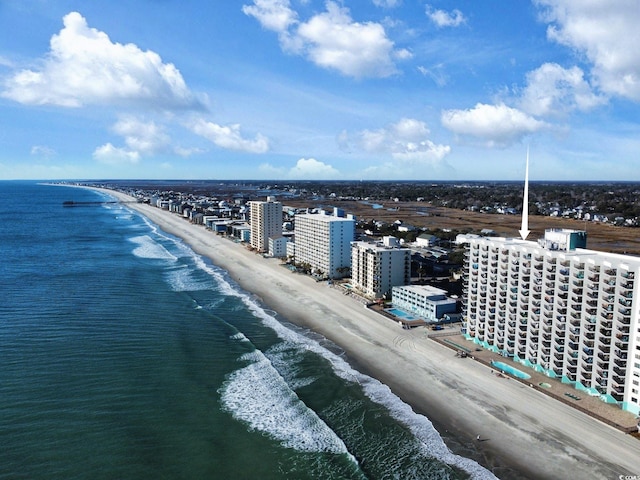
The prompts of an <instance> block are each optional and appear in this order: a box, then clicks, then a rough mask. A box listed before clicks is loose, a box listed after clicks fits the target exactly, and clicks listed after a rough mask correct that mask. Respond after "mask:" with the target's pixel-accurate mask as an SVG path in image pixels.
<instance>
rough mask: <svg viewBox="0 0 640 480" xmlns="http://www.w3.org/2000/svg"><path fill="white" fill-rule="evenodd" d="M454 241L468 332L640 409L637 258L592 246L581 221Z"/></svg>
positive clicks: (523, 361) (519, 358)
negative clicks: (531, 234)
mask: <svg viewBox="0 0 640 480" xmlns="http://www.w3.org/2000/svg"><path fill="white" fill-rule="evenodd" d="M458 242H459V243H465V244H467V245H468V250H467V252H466V258H465V267H464V275H465V288H464V308H463V333H464V335H465V336H466V338H467V339H469V340H472V341H473V342H475V343H476V344H478V345H481V346H482V347H484V348H487V349H489V350H492V351H494V352H496V353H498V354H501V355H504V356H507V357H510V358H512V359H513V360H515V361H517V362H520V363H521V364H523V365H525V366H527V367H530V368H533V369H535V370H536V371H538V372H541V373H544V374H546V375H547V376H549V377H553V378H557V379H559V380H561V381H562V382H563V383H566V384H569V385H572V386H573V387H575V388H576V389H578V390H581V391H584V392H586V393H588V394H590V395H592V396H597V397H599V398H600V399H601V400H603V401H605V402H607V403H612V404H617V405H618V406H620V407H621V408H622V409H624V410H627V411H630V412H632V413H634V414H640V402H639V400H640V392H639V390H640V329H639V327H640V324H639V310H640V302H639V300H638V298H640V297H639V295H640V279H639V278H640V258H638V257H633V256H627V255H620V254H613V253H605V252H598V251H593V250H587V249H586V232H583V231H576V230H564V229H560V230H556V229H552V230H547V232H546V233H545V236H544V239H541V240H540V241H538V242H533V241H525V240H520V239H513V238H489V237H479V236H474V235H461V236H459V238H458ZM636 280H638V281H636Z"/></svg>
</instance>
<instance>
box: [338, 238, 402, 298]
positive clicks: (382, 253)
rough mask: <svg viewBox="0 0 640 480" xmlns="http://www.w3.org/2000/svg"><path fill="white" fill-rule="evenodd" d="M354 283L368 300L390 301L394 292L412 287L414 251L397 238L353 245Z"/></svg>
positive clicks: (354, 286)
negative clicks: (402, 244)
mask: <svg viewBox="0 0 640 480" xmlns="http://www.w3.org/2000/svg"><path fill="white" fill-rule="evenodd" d="M351 283H352V286H353V288H354V289H356V290H358V291H359V292H361V293H362V294H363V295H364V296H365V297H367V298H372V299H375V298H382V297H383V296H385V295H386V296H387V297H389V298H390V297H391V288H392V287H395V286H397V285H408V284H409V283H411V249H409V248H401V247H400V245H399V244H398V242H397V239H396V238H395V237H384V239H383V242H382V243H370V242H353V243H352V244H351Z"/></svg>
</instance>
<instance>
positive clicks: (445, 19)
mask: <svg viewBox="0 0 640 480" xmlns="http://www.w3.org/2000/svg"><path fill="white" fill-rule="evenodd" d="M426 14H427V17H429V19H430V20H431V21H432V22H433V23H435V25H436V26H437V27H439V28H442V27H459V26H460V25H462V24H463V23H466V21H467V19H466V18H465V17H464V15H463V14H462V12H461V11H460V10H458V9H455V10H453V11H451V12H450V13H449V12H445V11H444V10H436V9H434V8H433V7H432V6H431V5H427V7H426Z"/></svg>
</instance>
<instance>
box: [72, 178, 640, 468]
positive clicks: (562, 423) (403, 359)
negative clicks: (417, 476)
mask: <svg viewBox="0 0 640 480" xmlns="http://www.w3.org/2000/svg"><path fill="white" fill-rule="evenodd" d="M83 188H92V189H94V190H98V191H101V192H103V193H106V194H108V195H110V196H113V197H116V198H118V199H119V200H121V201H130V200H131V199H132V198H133V197H130V196H128V195H126V194H124V193H121V192H117V191H114V190H107V189H100V188H94V187H83ZM127 206H128V207H129V208H131V209H133V210H135V211H137V212H139V213H140V214H141V215H143V216H145V217H146V218H148V219H149V220H150V221H152V222H153V223H155V224H156V225H158V226H159V227H160V228H161V229H162V230H164V231H166V232H168V233H170V234H172V235H175V236H177V237H179V238H181V239H183V240H184V241H185V242H186V243H187V244H188V245H189V246H190V247H191V248H193V249H194V251H196V252H197V253H198V254H200V255H203V256H205V257H207V258H209V259H210V260H211V261H212V262H213V263H214V264H216V265H217V266H219V267H221V268H223V269H224V270H225V271H227V272H228V274H229V275H230V277H231V278H232V279H233V280H234V281H235V282H237V283H238V285H240V287H241V288H243V289H244V290H246V291H248V292H251V293H253V294H256V295H258V296H259V297H260V298H261V300H262V302H263V303H264V304H265V305H268V306H269V308H271V309H273V310H275V311H276V312H278V314H279V316H280V317H282V318H283V319H284V320H286V321H289V322H291V323H293V324H296V325H300V326H304V327H306V328H309V329H310V330H312V331H314V332H317V333H319V334H321V335H323V336H324V337H326V338H327V339H329V340H330V341H332V342H333V343H335V344H336V345H338V346H339V347H340V348H342V349H343V350H344V351H345V353H346V357H347V359H348V361H349V363H350V364H352V365H353V366H354V368H356V369H357V370H358V371H360V372H362V373H364V374H366V375H368V376H371V377H373V378H376V379H378V380H379V381H380V382H382V383H384V384H385V385H387V386H388V387H389V388H390V389H391V390H392V391H393V392H394V393H395V394H396V395H397V396H398V397H400V398H401V399H402V400H403V401H405V402H406V403H407V404H408V405H410V406H411V407H412V408H413V410H414V411H415V412H417V413H420V414H423V415H424V416H426V417H427V418H429V420H431V422H432V423H433V424H434V426H435V427H436V428H437V430H438V432H439V433H440V435H441V437H442V438H443V439H444V440H445V442H446V444H447V446H448V447H449V448H450V449H451V450H452V451H453V452H454V453H456V454H458V455H461V456H463V457H467V458H471V459H472V460H474V461H476V462H478V463H479V464H481V465H483V466H484V467H485V468H487V469H488V470H490V471H492V472H493V473H494V474H495V475H496V476H498V477H500V478H505V479H520V478H559V477H561V476H566V475H567V472H571V475H572V476H575V477H577V476H585V477H589V478H617V477H618V476H619V475H623V474H624V475H637V474H640V458H638V455H637V451H638V446H640V444H638V443H637V442H638V440H636V439H634V438H633V437H631V436H629V435H624V434H623V433H622V432H619V431H617V430H615V429H613V428H612V427H609V426H607V425H605V424H603V423H601V422H599V421H597V420H595V419H593V418H591V417H589V416H587V415H585V414H583V413H581V412H578V411H576V410H575V409H572V408H571V407H569V406H567V405H564V404H561V403H560V402H557V401H556V400H554V399H552V398H548V397H546V396H545V395H543V394H541V393H540V392H536V391H535V390H533V389H530V388H528V387H526V386H525V385H522V384H518V382H503V381H500V380H497V379H495V377H494V376H493V375H490V374H489V369H488V368H487V367H486V366H484V365H482V364H479V363H478V362H469V361H465V360H461V359H457V358H455V355H454V354H453V353H452V351H451V350H450V349H449V348H448V347H445V346H443V345H441V344H439V343H437V342H435V341H433V340H429V339H427V338H426V336H425V332H426V331H425V330H422V329H414V330H410V331H406V330H402V329H399V328H398V327H397V325H396V324H395V323H394V322H391V321H389V320H388V319H385V318H384V317H382V316H381V315H379V314H378V313H376V312H373V311H371V310H369V309H367V308H363V305H362V304H361V303H358V302H356V301H354V300H353V299H352V298H350V297H346V296H344V295H343V294H342V293H340V292H339V291H338V290H336V289H332V288H329V287H328V286H327V285H326V284H323V283H316V282H315V280H313V279H311V278H309V277H305V276H302V275H299V274H293V273H291V272H290V271H288V270H286V269H284V268H283V267H281V266H280V262H279V261H278V260H275V259H265V258H263V257H261V256H260V255H256V254H255V253H252V252H250V251H248V250H247V249H246V248H244V246H242V245H238V244H235V243H233V242H231V241H230V240H228V239H226V238H222V237H220V236H217V235H216V234H214V233H212V232H210V231H207V230H205V229H204V228H203V227H202V226H197V225H192V224H190V223H189V222H188V221H186V220H185V219H183V218H180V217H178V216H177V215H175V214H171V213H169V212H167V211H163V210H160V209H158V208H156V207H151V206H149V205H146V204H135V203H133V204H131V203H129V204H127ZM477 435H480V436H481V438H482V439H483V441H482V442H478V441H477V440H476V436H477Z"/></svg>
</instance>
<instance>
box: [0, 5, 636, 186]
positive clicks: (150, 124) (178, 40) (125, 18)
mask: <svg viewBox="0 0 640 480" xmlns="http://www.w3.org/2000/svg"><path fill="white" fill-rule="evenodd" d="M638 25H640V2H639V0H532V1H525V0H518V1H506V0H485V1H482V2H479V1H477V0H461V1H455V0H454V1H444V0H431V1H420V0H357V1H356V0H353V1H348V0H343V1H337V0H336V1H315V0H237V1H236V0H228V1H209V0H206V1H204V0H203V1H200V0H193V1H189V2H185V1H177V0H128V1H126V2H124V1H122V2H118V1H115V2H114V1H102V0H96V1H91V2H87V1H73V0H1V1H0V179H105V178H110V179H119V178H149V179H162V178H183V179H282V180H289V179H291V180H296V179H317V180H333V179H353V180H396V179H397V180H521V179H523V177H524V163H525V157H526V150H527V146H528V147H529V149H530V179H531V180H634V181H639V180H640V168H638V167H640V48H638V46H639V45H640V28H638Z"/></svg>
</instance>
